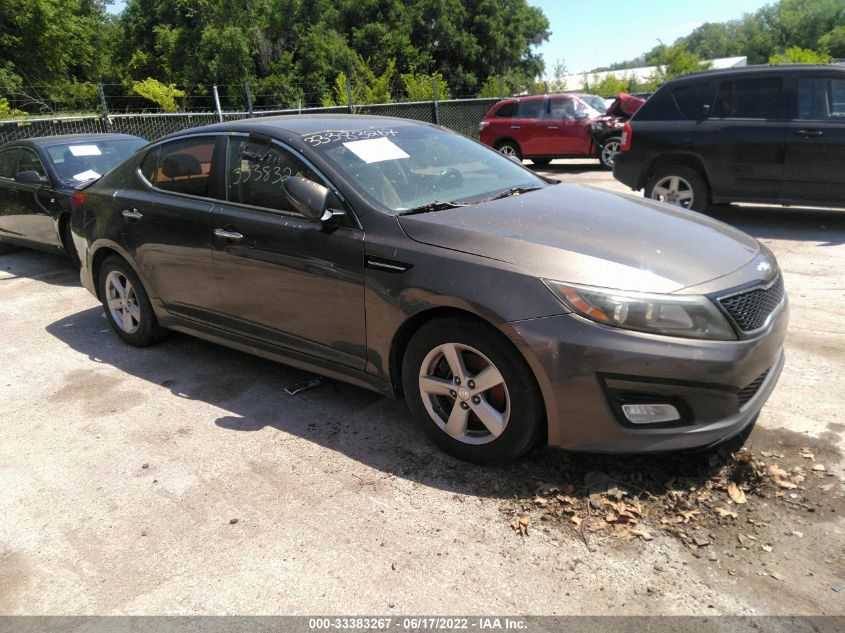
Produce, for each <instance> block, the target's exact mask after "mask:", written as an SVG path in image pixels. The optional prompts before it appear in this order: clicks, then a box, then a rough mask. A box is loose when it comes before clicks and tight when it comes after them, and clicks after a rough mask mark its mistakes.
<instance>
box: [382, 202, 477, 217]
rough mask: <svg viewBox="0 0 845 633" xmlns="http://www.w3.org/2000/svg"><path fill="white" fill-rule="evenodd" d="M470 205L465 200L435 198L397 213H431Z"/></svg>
mask: <svg viewBox="0 0 845 633" xmlns="http://www.w3.org/2000/svg"><path fill="white" fill-rule="evenodd" d="M466 206H469V205H468V204H467V203H465V202H446V201H443V200H434V201H432V202H429V203H428V204H424V205H423V206H421V207H414V208H413V209H405V210H404V211H400V212H399V213H397V215H416V214H417V213H431V212H432V211H443V210H444V209H457V208H458V207H466Z"/></svg>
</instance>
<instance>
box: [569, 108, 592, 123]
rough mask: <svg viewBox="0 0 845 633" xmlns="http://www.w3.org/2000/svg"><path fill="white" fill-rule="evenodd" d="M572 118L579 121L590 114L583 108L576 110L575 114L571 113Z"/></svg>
mask: <svg viewBox="0 0 845 633" xmlns="http://www.w3.org/2000/svg"><path fill="white" fill-rule="evenodd" d="M572 118H573V119H575V120H576V121H581V120H583V119H588V118H590V115H589V114H587V113H586V112H584V111H583V110H578V111H577V112H576V113H575V114H573V115H572Z"/></svg>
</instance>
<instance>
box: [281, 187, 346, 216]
mask: <svg viewBox="0 0 845 633" xmlns="http://www.w3.org/2000/svg"><path fill="white" fill-rule="evenodd" d="M282 191H283V192H284V194H285V198H287V200H288V202H289V203H290V205H291V206H292V207H293V208H294V209H295V210H296V211H297V212H298V213H301V214H302V215H303V216H304V217H305V218H306V219H307V220H310V221H311V222H319V223H324V222H329V221H332V220H335V219H337V218H338V217H340V216H342V215H343V212H342V211H333V210H331V209H329V197H330V196H331V191H330V190H329V189H328V188H327V187H324V186H323V185H321V184H320V183H318V182H314V181H313V180H308V178H303V177H302V176H291V177H289V178H286V179H285V181H284V183H282Z"/></svg>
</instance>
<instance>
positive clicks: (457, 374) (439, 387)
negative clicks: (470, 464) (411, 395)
mask: <svg viewBox="0 0 845 633" xmlns="http://www.w3.org/2000/svg"><path fill="white" fill-rule="evenodd" d="M419 388H420V394H421V395H422V401H423V405H424V406H425V409H426V411H427V412H428V415H429V416H431V419H432V420H433V421H434V422H435V424H437V426H438V427H440V429H441V430H442V431H444V432H445V433H446V434H447V435H449V436H450V437H452V438H454V439H455V440H458V441H459V442H463V443H464V444H473V445H479V444H487V443H489V442H492V441H493V440H495V439H496V438H497V437H499V436H500V435H501V434H502V433H503V432H504V430H505V428H506V427H507V425H508V420H509V419H510V413H511V400H510V394H509V393H508V388H507V385H506V384H505V379H504V377H503V376H502V373H501V372H500V371H499V370H498V368H497V367H496V366H495V365H494V364H493V362H492V361H491V360H490V359H489V358H487V357H486V356H485V355H484V354H482V353H481V352H479V351H478V350H477V349H475V348H473V347H470V346H468V345H463V344H459V343H444V344H442V345H438V346H437V347H435V348H434V349H433V350H431V351H430V352H429V353H428V355H427V356H426V357H425V359H424V360H423V362H422V366H421V367H420V373H419Z"/></svg>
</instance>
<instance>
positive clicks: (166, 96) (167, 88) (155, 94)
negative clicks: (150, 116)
mask: <svg viewBox="0 0 845 633" xmlns="http://www.w3.org/2000/svg"><path fill="white" fill-rule="evenodd" d="M132 90H133V92H134V93H135V94H138V95H141V96H142V97H144V98H145V99H149V100H150V101H152V102H153V103H155V104H157V105H158V107H160V108H161V109H162V110H164V111H165V112H176V111H177V110H178V109H179V107H178V106H177V105H176V98H177V97H184V96H185V92H184V91H183V90H179V89H178V88H177V87H176V86H174V85H173V84H163V83H161V82H160V81H158V80H157V79H153V78H152V77H147V78H146V79H144V81H135V82H133V83H132Z"/></svg>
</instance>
